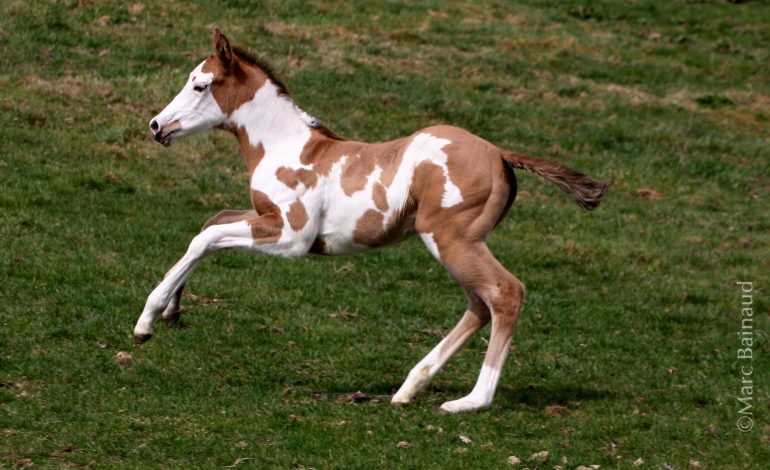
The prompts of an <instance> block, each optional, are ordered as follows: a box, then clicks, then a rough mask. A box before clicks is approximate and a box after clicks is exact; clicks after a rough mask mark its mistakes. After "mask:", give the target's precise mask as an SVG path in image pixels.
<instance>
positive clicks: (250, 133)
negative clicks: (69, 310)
mask: <svg viewBox="0 0 770 470" xmlns="http://www.w3.org/2000/svg"><path fill="white" fill-rule="evenodd" d="M211 128H220V129H224V130H227V131H229V132H231V133H232V134H233V135H235V137H236V138H237V139H238V142H239V143H240V146H241V152H242V153H243V157H244V159H245V161H246V166H247V167H248V170H249V174H250V181H251V185H250V194H251V202H252V205H253V208H252V209H247V210H227V211H222V212H220V213H219V214H217V215H215V216H214V217H212V218H211V219H209V220H208V221H207V222H206V223H205V224H204V226H203V230H202V231H201V233H200V234H199V235H197V236H196V237H195V238H194V239H193V240H192V242H191V243H190V246H189V249H188V250H187V253H186V254H185V255H184V256H183V257H182V258H181V259H180V260H179V261H178V262H177V263H176V265H174V267H173V268H171V270H170V271H169V272H168V273H167V274H166V277H165V278H164V279H163V281H162V282H161V283H160V284H159V285H158V287H156V288H155V290H153V291H152V293H151V294H150V296H149V297H148V299H147V303H146V304H145V307H144V311H143V312H142V315H141V317H140V318H139V321H138V322H137V324H136V327H135V328H134V342H135V343H136V344H140V343H143V342H144V341H146V340H148V339H149V338H150V336H151V335H152V328H153V324H154V322H155V320H156V319H157V317H158V315H160V314H161V313H162V315H163V318H164V319H165V320H166V323H167V324H173V323H174V322H175V321H176V320H177V319H178V318H179V299H180V297H181V295H182V290H183V289H184V283H185V281H186V280H187V278H188V276H190V274H191V273H192V271H193V270H194V269H195V267H196V266H197V264H198V263H199V262H200V261H201V259H203V258H204V257H205V256H206V255H208V254H211V253H213V252H215V251H217V250H221V249H225V248H238V249H241V250H247V251H253V252H257V253H266V254H270V255H279V256H284V257H288V258H295V257H299V256H303V255H305V254H307V253H315V254H319V255H329V256H337V255H346V254H351V253H357V252H360V251H365V250H369V249H372V248H376V247H380V246H384V245H388V244H391V243H394V242H397V241H400V240H404V239H405V238H407V237H409V236H411V235H413V234H419V236H420V238H421V239H422V241H423V242H424V243H425V245H426V246H427V247H428V250H429V251H430V252H431V254H432V255H433V256H434V257H435V258H436V259H437V260H438V261H439V262H440V263H441V264H442V265H443V266H444V267H445V268H446V269H447V270H448V271H449V272H450V273H451V274H452V276H454V278H455V279H456V280H457V282H459V283H460V285H461V286H462V288H463V289H464V290H465V295H466V297H467V299H468V308H467V310H466V311H465V314H464V315H463V317H462V318H461V319H460V322H459V323H458V324H457V326H455V327H454V328H453V329H452V331H450V332H449V334H448V335H447V336H446V337H445V338H444V339H443V340H442V341H441V342H440V343H439V344H438V345H437V346H436V347H435V348H434V349H433V350H432V351H431V352H430V353H429V354H428V355H427V356H425V358H423V359H422V360H421V361H420V362H419V363H418V364H417V365H416V366H414V368H413V369H412V370H411V371H410V372H409V375H408V376H407V378H406V380H405V381H404V384H403V385H402V386H401V388H400V389H399V390H398V392H397V393H396V394H395V395H394V396H393V400H392V401H393V403H407V402H409V401H410V400H411V399H412V397H414V396H415V394H417V393H418V392H419V391H421V390H422V389H424V388H425V387H426V386H427V385H428V384H429V383H430V381H431V379H432V378H433V376H435V375H436V373H437V372H438V371H439V369H441V367H442V366H443V365H444V363H445V362H446V361H447V360H448V359H449V358H450V357H451V356H452V355H453V354H454V353H455V351H457V349H458V348H460V346H462V345H463V343H465V342H466V341H467V340H468V338H470V337H471V335H473V334H474V333H475V332H476V331H478V330H479V329H480V328H481V327H482V326H484V325H485V324H486V323H487V322H489V321H490V319H491V321H492V332H491V337H490V340H489V347H488V350H487V353H486V356H485V358H484V364H483V366H482V368H481V373H480V374H479V377H478V381H477V382H476V386H475V387H474V388H473V390H472V391H471V393H470V394H469V395H467V396H466V397H464V398H461V399H459V400H454V401H449V402H446V403H444V404H443V405H442V406H441V409H442V410H444V411H448V412H459V411H468V410H477V409H482V408H487V407H489V406H490V405H491V403H492V398H493V396H494V393H495V389H496V387H497V382H498V379H499V378H500V372H501V370H502V367H503V363H504V362H505V358H506V355H507V354H508V348H509V345H510V342H511V337H512V335H513V331H514V327H515V325H516V320H517V318H518V316H519V311H520V310H521V306H522V303H523V302H524V286H523V284H522V283H521V282H520V281H519V280H518V279H516V277H514V276H513V275H512V274H511V273H509V272H508V271H506V269H505V268H504V267H503V266H502V265H500V263H499V262H498V261H497V260H496V259H495V258H494V257H493V256H492V254H491V253H490V251H489V249H488V248H487V245H486V243H485V240H486V237H487V236H488V234H489V232H490V231H491V230H492V229H493V228H494V227H495V226H497V225H498V224H499V223H500V222H501V221H502V220H503V218H504V217H505V215H506V213H507V212H508V210H509V209H510V207H511V204H512V203H513V201H514V199H515V197H516V179H515V177H514V174H513V168H520V169H523V170H527V171H532V172H534V173H536V174H538V175H540V176H541V177H543V178H544V179H546V180H548V181H550V182H552V183H554V184H556V185H557V186H559V187H560V188H562V189H564V190H565V191H567V192H568V193H569V194H570V195H571V196H572V198H573V199H574V200H575V201H576V202H577V203H578V204H579V205H581V206H582V207H584V208H585V209H593V208H595V207H596V206H597V205H598V204H599V201H600V200H601V198H602V196H603V195H604V192H605V191H606V189H607V185H606V184H605V183H601V182H598V181H595V180H593V179H591V178H589V177H587V176H585V175H583V174H581V173H579V172H577V171H575V170H572V169H570V168H567V167H565V166H563V165H561V164H559V163H555V162H551V161H543V160H537V159H534V158H530V157H525V156H522V155H519V154H516V153H513V152H509V151H506V150H503V149H501V148H499V147H497V146H495V145H493V144H491V143H489V142H487V141H485V140H483V139H481V138H480V137H477V136H475V135H473V134H471V133H470V132H468V131H466V130H463V129H460V128H457V127H450V126H434V127H429V128H426V129H423V130H420V131H418V132H416V133H414V134H412V135H411V136H409V137H405V138H401V139H398V140H393V141H390V142H383V143H377V144H369V143H364V142H353V141H349V140H345V139H343V138H341V137H339V136H337V135H335V134H334V133H333V132H332V131H330V130H329V129H328V128H326V127H324V126H322V125H321V124H319V123H318V122H317V121H316V120H315V119H314V118H313V117H311V116H310V115H308V114H307V113H305V112H303V111H302V110H300V109H299V108H298V107H297V106H296V105H295V104H294V102H293V101H292V99H291V98H290V97H289V95H288V92H287V91H286V88H285V87H284V86H283V84H282V83H281V82H280V81H278V80H277V79H276V78H275V77H274V76H273V74H272V73H271V71H270V69H269V68H268V67H266V66H265V65H264V64H263V63H261V62H260V61H259V60H257V59H255V58H254V57H253V56H251V55H250V54H248V53H247V52H245V51H243V50H242V49H240V48H238V47H232V46H231V45H230V42H229V41H228V39H227V38H226V37H225V36H224V35H223V34H222V33H221V32H220V31H219V30H218V29H214V54H213V55H211V56H210V57H209V58H207V59H206V60H204V61H203V62H202V63H201V64H199V65H198V66H197V67H196V68H195V70H193V71H192V73H190V77H189V79H188V80H187V83H186V84H185V86H184V88H183V89H182V91H181V92H180V93H179V94H178V95H177V96H176V98H174V100H173V101H172V102H171V103H170V104H169V105H168V106H167V107H166V108H165V109H164V110H163V111H162V112H161V113H160V114H158V115H157V116H155V117H154V118H153V119H152V120H151V121H150V130H151V131H152V134H153V136H154V138H155V140H157V141H158V142H160V143H161V144H163V145H164V146H168V145H171V144H172V143H173V142H174V141H175V140H176V139H179V138H182V137H184V136H187V135H190V134H194V133H196V132H201V131H204V130H208V129H211Z"/></svg>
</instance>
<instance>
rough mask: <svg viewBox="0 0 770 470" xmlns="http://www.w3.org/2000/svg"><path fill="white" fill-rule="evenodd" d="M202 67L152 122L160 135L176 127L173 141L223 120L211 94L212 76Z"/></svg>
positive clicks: (194, 72) (193, 72) (192, 74)
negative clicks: (168, 128)
mask: <svg viewBox="0 0 770 470" xmlns="http://www.w3.org/2000/svg"><path fill="white" fill-rule="evenodd" d="M203 64H204V62H201V63H200V64H199V65H198V66H197V67H196V68H195V70H193V71H192V72H191V73H190V77H189V79H188V80H187V83H185V85H184V88H182V91H180V92H179V94H178V95H176V97H175V98H174V99H173V100H172V101H171V103H169V104H168V106H166V108H165V109H164V110H163V111H161V112H160V114H158V115H157V116H155V118H154V119H153V120H154V121H155V122H156V123H157V125H158V127H159V129H160V130H161V132H162V131H163V129H164V128H166V127H168V126H172V127H175V128H177V129H176V130H175V131H174V133H173V138H179V137H184V136H187V135H190V134H194V133H196V132H200V131H204V130H208V129H211V128H212V127H214V126H217V125H219V124H221V123H222V122H223V121H224V119H225V117H226V116H225V115H224V113H223V112H222V109H221V108H220V107H219V104H217V101H216V100H215V99H214V96H213V95H212V93H211V82H212V80H213V79H214V74H213V73H205V72H203V71H202V70H203Z"/></svg>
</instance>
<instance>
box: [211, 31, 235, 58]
mask: <svg viewBox="0 0 770 470" xmlns="http://www.w3.org/2000/svg"><path fill="white" fill-rule="evenodd" d="M214 53H215V54H217V55H218V56H219V58H220V59H222V62H224V63H225V64H229V63H230V62H232V60H233V50H232V48H231V47H230V41H229V40H228V39H227V36H225V35H224V34H222V31H220V30H219V28H214Z"/></svg>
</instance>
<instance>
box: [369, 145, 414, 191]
mask: <svg viewBox="0 0 770 470" xmlns="http://www.w3.org/2000/svg"><path fill="white" fill-rule="evenodd" d="M407 142H411V139H399V140H394V141H393V142H387V144H390V145H389V146H387V147H385V146H384V147H383V151H382V152H381V153H380V154H378V155H377V164H378V165H379V166H380V167H381V168H382V174H381V175H380V182H381V183H382V185H383V186H385V187H386V188H389V187H390V185H391V184H393V179H394V178H395V177H396V173H398V169H399V168H400V167H401V162H402V160H403V157H404V152H405V151H406V147H407V145H404V144H405V143H407Z"/></svg>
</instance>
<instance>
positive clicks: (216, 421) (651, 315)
mask: <svg viewBox="0 0 770 470" xmlns="http://www.w3.org/2000/svg"><path fill="white" fill-rule="evenodd" d="M447 3H448V5H447ZM0 15H1V16H0V18H2V19H0V46H2V47H1V49H2V54H3V66H2V68H1V69H0V107H1V108H2V112H0V184H1V185H2V188H3V190H2V192H0V207H1V208H2V210H0V238H1V239H2V245H0V246H1V247H2V253H1V254H2V256H0V275H2V288H0V436H2V437H1V438H0V466H1V465H5V466H8V467H24V466H30V465H35V466H38V467H57V468H58V467H76V466H93V467H139V466H148V465H149V466H161V467H191V466H194V467H223V466H241V467H249V466H251V467H256V468H266V467H267V468H273V467H278V468H301V467H315V468H351V467H352V468H500V467H505V466H508V465H509V457H510V456H517V457H519V458H520V459H521V460H522V463H521V464H517V465H513V466H514V467H516V466H520V467H523V466H529V467H533V466H536V465H537V466H538V467H539V468H552V467H553V466H555V465H561V466H562V467H564V468H572V467H577V466H578V465H591V464H595V465H601V466H602V467H603V468H632V467H633V462H635V461H637V459H640V458H641V459H642V460H643V461H644V463H643V464H642V465H641V468H664V467H665V466H666V465H669V466H673V467H675V468H698V466H702V467H705V468H758V467H759V466H761V464H762V462H767V460H768V459H769V458H770V448H769V447H768V442H770V423H769V422H768V393H769V391H770V379H769V378H768V377H770V376H769V375H768V371H769V370H770V360H769V359H768V358H770V347H769V346H768V342H767V334H766V331H767V328H768V327H767V325H768V323H767V322H768V316H767V314H768V305H769V304H768V299H767V286H768V284H769V283H770V278H769V277H768V274H767V273H768V272H769V271H770V252H769V247H770V235H769V234H770V214H769V213H768V211H767V208H766V206H767V201H768V197H769V195H768V187H770V181H768V174H770V163H769V162H770V153H769V152H768V148H770V145H769V144H770V140H769V139H768V135H770V86H768V82H767V77H768V75H770V65H769V64H770V49H768V44H770V28H767V24H768V23H769V22H770V8H768V6H767V5H766V4H765V3H764V2H758V1H756V2H755V1H748V2H741V3H736V4H734V3H730V2H722V1H716V0H714V1H706V2H698V3H694V4H691V3H688V2H662V1H646V2H631V3H623V4H622V5H621V4H619V3H617V2H612V1H599V2H583V1H553V0H528V1H523V2H519V3H516V4H514V3H506V2H475V1H460V2H437V1H425V2H403V3H402V2H350V3H345V4H335V3H330V2H318V1H316V2H295V1H288V2H285V1H282V2H273V1H268V2H261V3H259V4H256V3H253V2H243V1H238V0H233V1H229V2H223V3H222V4H221V5H210V4H208V3H196V2H192V3H191V2H179V1H175V0H171V1H165V2H146V3H131V4H125V3H123V2H110V1H105V2H75V1H67V0H65V1H59V2H22V1H16V0H9V1H6V2H3V3H2V4H0ZM213 25H218V26H220V27H221V28H222V29H223V30H224V31H225V32H226V33H227V34H229V35H230V36H231V37H232V38H233V39H234V40H235V41H236V42H239V43H242V44H244V45H246V46H248V47H249V48H250V49H252V50H255V51H257V52H259V53H261V54H264V55H265V56H266V57H268V58H270V59H271V61H272V62H273V63H274V64H275V66H276V69H277V70H278V72H279V74H280V75H281V76H283V77H284V78H285V79H286V82H287V83H288V85H289V88H290V90H292V93H293V95H294V97H295V99H296V101H297V102H298V103H299V104H300V105H301V106H302V107H303V108H304V109H306V110H307V111H309V112H311V113H312V114H314V115H316V116H317V117H319V118H321V119H322V120H323V121H325V122H326V123H328V124H329V125H330V126H331V127H332V128H333V129H335V130H337V131H338V132H340V133H342V134H343V135H346V136H348V137H351V138H356V139H364V140H370V141H374V140H384V139H391V138H394V137H397V136H400V135H404V134H407V133H410V132H412V131H414V130H415V129H418V128H420V127H424V126H427V125H430V124H433V123H438V122H444V123H452V124H456V125H460V126H463V127H466V128H468V129H470V130H472V131H474V132H476V133H477V134H479V135H482V136H484V137H485V138H487V139H489V140H492V141H494V142H496V143H499V144H500V145H503V146H506V147H508V148H511V149H515V150H518V151H522V152H527V153H531V154H533V155H540V156H544V157H549V158H555V159H558V160H561V161H564V162H566V163H568V164H570V165H572V166H575V167H577V168H580V169H582V170H584V171H586V172H587V173H589V174H591V175H594V176H596V177H600V178H603V179H607V180H611V181H613V183H614V185H613V187H612V189H611V191H610V193H609V195H608V197H607V199H606V201H605V202H604V204H603V205H602V207H601V208H600V209H599V210H598V211H596V212H595V213H591V214H587V213H581V212H580V211H579V210H577V209H576V207H575V206H574V205H573V204H572V203H571V202H570V201H568V200H567V198H565V197H563V195H561V194H559V193H557V191H556V190H555V189H553V188H550V187H547V186H545V185H543V184H541V183H540V182H539V181H538V180H537V179H536V178H533V177H531V176H529V175H523V174H522V175H521V176H520V178H519V183H520V190H521V193H520V198H519V200H518V201H517V203H516V204H515V205H514V208H513V210H512V211H511V214H510V216H509V217H508V220H507V221H506V222H505V223H504V224H503V225H502V227H500V228H499V229H498V230H497V231H496V232H495V233H494V234H493V236H492V237H491V239H490V245H491V246H492V249H493V250H494V252H495V253H496V254H497V255H498V256H499V258H500V260H501V261H502V262H503V264H505V265H506V266H508V267H509V268H510V270H511V271H512V272H514V273H515V274H516V275H517V276H518V277H519V278H521V279H522V280H523V281H524V282H525V283H526V284H527V288H528V297H527V303H526V306H525V309H524V313H523V316H522V319H521V321H520V324H519V328H518V331H517V334H516V337H515V339H514V350H513V352H512V354H511V356H510V359H509V362H508V365H507V368H506V370H505V372H504V375H503V378H502V380H501V386H500V389H499V391H498V396H497V398H496V401H495V404H494V406H493V409H492V410H491V411H489V412H482V413H475V414H466V415H460V416H446V415H441V414H439V413H438V405H439V404H440V403H442V402H443V401H445V400H447V399H453V398H457V397H459V396H462V395H463V394H465V393H467V391H468V390H469V389H470V388H471V387H472V385H473V383H474V380H475V377H476V374H477V373H478V370H479V367H480V365H481V359H482V354H483V351H484V348H485V341H484V334H480V335H478V337H476V338H474V339H473V340H472V341H471V342H470V343H469V344H468V345H467V346H466V347H465V348H464V349H463V350H462V351H461V352H460V353H458V355H457V356H456V357H455V358H454V359H453V360H452V361H451V362H450V363H449V364H448V365H447V367H446V369H445V370H444V371H443V372H442V373H441V374H440V375H439V376H437V378H436V380H435V383H434V384H433V386H432V387H431V388H430V389H429V390H427V391H426V392H424V393H423V394H422V395H420V396H419V397H418V398H417V399H416V401H415V403H414V404H413V405H410V406H408V407H405V408H393V407H391V406H390V405H389V404H388V398H389V395H390V394H391V393H393V392H394V391H395V390H396V388H397V387H398V386H399V385H400V383H401V380H403V379H404V377H405V376H406V373H407V371H408V370H409V368H410V367H411V366H412V365H413V364H414V363H415V362H417V361H418V360H419V359H420V358H421V357H422V356H423V355H424V354H425V353H426V352H427V351H428V350H429V349H430V348H431V347H432V346H433V345H434V344H435V343H437V342H438V341H439V340H440V338H441V336H442V335H443V334H444V333H445V332H446V331H448V329H449V328H451V327H452V325H453V324H454V323H455V321H456V320H457V319H458V317H459V315H460V314H461V312H462V310H463V307H464V305H463V302H464V301H463V296H462V293H461V292H460V290H459V289H458V288H457V286H456V285H455V283H454V282H453V281H452V280H451V279H450V277H449V276H448V275H447V274H446V273H444V271H443V270H442V269H441V268H440V267H439V266H438V265H437V264H436V263H435V262H434V261H433V260H432V259H431V258H430V256H429V254H428V253H427V252H426V250H425V249H424V248H423V247H422V246H421V245H420V244H419V243H417V242H415V241H411V242H407V243H404V244H402V245H399V246H396V247H393V248H390V249H387V250H382V251H376V252H373V253H369V254H365V255H361V256H357V257H352V258H341V259H331V260H330V259H320V258H313V257H309V258H306V259H303V260H300V261H292V262H289V261H285V260H281V259H273V258H264V257H262V258H259V257H253V256H249V255H246V254H242V253H221V254H218V255H216V256H214V257H212V258H210V259H209V260H207V261H206V262H205V263H204V264H202V266H201V267H200V268H199V270H198V271H197V272H196V274H195V275H194V276H193V278H192V279H191V282H190V284H189V286H190V289H191V290H190V292H192V293H193V295H191V296H189V297H188V298H186V299H185V301H184V305H185V307H184V308H185V311H184V317H183V320H182V324H181V328H175V329H172V330H162V329H161V330H160V331H159V332H158V334H157V335H156V338H155V339H153V340H152V341H151V342H149V343H147V344H146V345H144V346H143V347H141V348H132V347H131V346H130V333H131V329H132V327H133V324H134V322H135V321H136V318H137V316H138V314H139V312H140V310H141V308H142V306H143V303H144V300H145V298H146V295H147V294H148V293H149V292H150V290H151V289H152V288H153V287H154V285H155V283H157V282H158V281H159V279H160V277H161V276H162V275H163V273H164V272H165V270H166V269H167V268H168V267H170V266H171V265H172V264H173V263H174V261H175V260H176V259H177V258H178V257H179V256H180V255H181V254H182V253H183V252H184V250H185V248H186V245H187V243H188V241H189V240H190V239H191V238H192V236H193V235H194V234H195V233H196V231H197V230H198V228H199V226H200V224H201V223H202V221H203V220H205V218H206V217H207V216H209V215H211V214H212V213H214V212H216V211H218V210H220V209H222V208H243V207H247V206H248V194H247V191H246V181H245V170H244V168H243V164H242V163H241V161H240V157H238V155H237V146H236V144H235V142H233V141H231V139H230V137H229V136H228V135H225V134H223V133H212V134H208V135H205V136H200V137H195V138H191V139H189V140H187V141H185V142H181V143H179V145H176V146H174V147H173V148H171V149H163V148H161V147H160V146H158V145H157V144H155V143H154V142H152V141H151V139H150V138H149V137H148V135H147V131H146V125H147V120H148V119H149V118H150V117H151V116H152V115H154V113H156V112H157V111H159V110H160V109H161V108H162V107H163V106H164V105H165V104H166V103H167V102H168V101H169V100H170V99H171V98H172V96H173V95H174V94H175V93H176V92H177V91H178V88H179V87H180V86H181V83H182V81H183V80H184V77H185V76H186V74H187V73H188V72H189V70H190V69H192V68H193V67H194V65H195V64H196V63H197V62H198V61H199V60H200V59H201V58H203V57H204V56H206V55H207V54H208V53H209V41H210V30H211V27H212V26H213ZM739 280H750V281H753V282H754V293H753V294H754V295H753V301H754V304H753V308H754V313H755V316H754V323H753V326H754V330H753V331H754V332H755V333H756V334H755V336H754V343H753V346H752V348H753V353H754V355H753V360H752V361H750V364H751V365H753V367H754V374H753V375H752V377H751V378H752V380H753V385H754V388H753V399H754V401H753V402H752V403H753V405H754V407H753V409H752V412H753V413H754V414H753V419H754V427H753V429H752V430H751V431H749V432H745V433H743V432H740V431H739V430H738V429H737V427H736V422H737V420H738V418H739V416H740V415H739V409H740V408H741V407H742V406H741V405H740V403H738V402H737V401H736V396H740V395H741V393H742V391H741V388H740V387H741V370H740V367H741V366H744V365H748V364H749V362H747V361H745V360H739V359H737V350H738V349H739V348H741V347H742V346H741V344H740V343H739V341H738V336H737V335H736V332H738V331H739V330H740V328H741V311H740V308H741V303H740V302H741V297H740V289H739V288H738V286H737V285H736V281H739ZM120 352H124V353H128V355H126V354H122V355H120V357H119V356H118V355H119V353H120ZM357 391H361V392H362V393H361V394H356V393H355V392H357ZM458 436H466V437H468V438H470V442H469V441H467V440H466V439H460V438H459V437H458ZM399 443H402V444H400V445H399ZM403 443H406V444H403ZM541 451H548V452H549V454H548V458H547V460H546V461H545V463H541V464H537V463H535V462H532V461H528V459H529V457H530V456H531V455H533V454H536V453H538V452H541ZM540 455H541V456H542V454H540ZM563 462H564V463H563Z"/></svg>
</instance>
